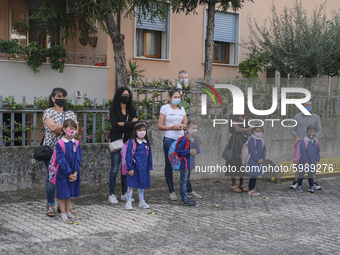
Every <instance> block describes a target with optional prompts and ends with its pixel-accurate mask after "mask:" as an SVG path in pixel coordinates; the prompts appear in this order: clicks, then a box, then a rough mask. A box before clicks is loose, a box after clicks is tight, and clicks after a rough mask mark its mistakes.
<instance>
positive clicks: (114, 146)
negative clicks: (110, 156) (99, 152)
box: [109, 114, 129, 152]
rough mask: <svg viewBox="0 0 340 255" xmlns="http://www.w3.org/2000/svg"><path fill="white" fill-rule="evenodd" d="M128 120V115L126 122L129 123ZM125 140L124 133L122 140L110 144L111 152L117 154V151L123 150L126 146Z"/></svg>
mask: <svg viewBox="0 0 340 255" xmlns="http://www.w3.org/2000/svg"><path fill="white" fill-rule="evenodd" d="M128 119H129V114H127V118H126V121H128ZM123 139H124V133H123V135H122V138H121V139H118V140H116V141H112V142H109V148H110V151H111V152H116V151H119V150H121V149H122V148H123V145H124V142H123Z"/></svg>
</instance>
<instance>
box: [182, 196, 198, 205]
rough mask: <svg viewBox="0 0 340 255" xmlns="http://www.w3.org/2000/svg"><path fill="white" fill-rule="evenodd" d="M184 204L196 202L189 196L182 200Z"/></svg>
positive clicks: (194, 203)
mask: <svg viewBox="0 0 340 255" xmlns="http://www.w3.org/2000/svg"><path fill="white" fill-rule="evenodd" d="M182 205H187V206H195V205H196V202H195V201H194V200H192V199H191V198H190V197H188V198H187V199H184V200H182Z"/></svg>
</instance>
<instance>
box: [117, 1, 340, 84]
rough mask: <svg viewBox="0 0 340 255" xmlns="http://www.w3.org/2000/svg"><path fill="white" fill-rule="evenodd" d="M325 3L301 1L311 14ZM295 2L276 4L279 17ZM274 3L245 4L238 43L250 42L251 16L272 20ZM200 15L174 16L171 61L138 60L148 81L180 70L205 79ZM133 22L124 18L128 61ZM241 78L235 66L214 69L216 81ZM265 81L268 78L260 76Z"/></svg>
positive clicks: (331, 5)
mask: <svg viewBox="0 0 340 255" xmlns="http://www.w3.org/2000/svg"><path fill="white" fill-rule="evenodd" d="M323 2H324V1H323V0H302V3H303V6H304V8H305V9H306V10H307V11H308V14H310V15H311V14H312V10H313V9H315V8H316V6H318V5H320V4H321V3H323ZM293 3H294V1H292V0H274V4H275V6H276V8H277V11H278V12H279V13H280V12H282V10H283V7H284V6H289V7H293ZM271 6H272V0H254V3H252V2H245V3H244V5H243V8H242V9H240V10H239V11H238V13H239V14H240V37H239V40H240V41H242V39H244V40H245V41H248V36H249V29H248V21H247V19H248V15H249V14H250V15H251V17H252V19H255V20H256V21H257V22H258V23H259V24H263V22H264V20H265V19H268V18H270V17H271V14H272V13H271ZM339 8H340V1H339V0H328V1H327V13H328V14H330V13H331V11H332V10H333V9H339ZM197 12H198V15H193V14H190V15H185V14H183V13H181V14H173V13H172V14H171V35H170V36H171V46H170V47H171V53H170V61H162V60H146V59H140V58H136V60H137V62H138V63H139V64H141V65H143V66H144V67H146V68H147V71H146V72H145V76H146V77H148V78H153V77H155V78H171V79H175V78H177V74H178V71H179V70H182V69H185V70H187V71H188V73H189V78H203V74H204V64H203V59H204V8H203V7H200V8H198V9H197ZM134 23H135V21H134V19H133V20H131V19H129V18H122V33H123V34H124V35H125V49H126V59H127V60H128V59H129V58H133V57H134V56H133V55H134V29H135V28H134V27H135V24H134ZM245 53H247V51H246V49H244V48H242V47H240V51H239V62H242V61H243V60H244V59H245V58H246V55H245ZM237 75H240V74H239V73H238V71H237V67H235V66H227V65H222V66H221V65H213V72H212V76H213V78H227V77H232V78H234V77H235V76H237ZM261 77H265V74H263V75H261Z"/></svg>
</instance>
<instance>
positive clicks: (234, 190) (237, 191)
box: [229, 185, 242, 193]
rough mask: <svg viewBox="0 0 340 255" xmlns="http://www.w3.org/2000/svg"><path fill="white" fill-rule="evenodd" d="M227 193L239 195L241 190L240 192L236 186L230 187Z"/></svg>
mask: <svg viewBox="0 0 340 255" xmlns="http://www.w3.org/2000/svg"><path fill="white" fill-rule="evenodd" d="M229 191H231V192H234V193H240V192H242V190H240V189H239V188H238V187H237V185H235V186H230V188H229Z"/></svg>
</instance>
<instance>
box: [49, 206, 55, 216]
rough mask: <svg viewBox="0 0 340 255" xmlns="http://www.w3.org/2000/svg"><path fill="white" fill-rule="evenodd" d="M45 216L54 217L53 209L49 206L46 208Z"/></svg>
mask: <svg viewBox="0 0 340 255" xmlns="http://www.w3.org/2000/svg"><path fill="white" fill-rule="evenodd" d="M47 216H49V217H55V208H54V207H52V206H49V207H48V208H47Z"/></svg>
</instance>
